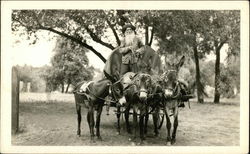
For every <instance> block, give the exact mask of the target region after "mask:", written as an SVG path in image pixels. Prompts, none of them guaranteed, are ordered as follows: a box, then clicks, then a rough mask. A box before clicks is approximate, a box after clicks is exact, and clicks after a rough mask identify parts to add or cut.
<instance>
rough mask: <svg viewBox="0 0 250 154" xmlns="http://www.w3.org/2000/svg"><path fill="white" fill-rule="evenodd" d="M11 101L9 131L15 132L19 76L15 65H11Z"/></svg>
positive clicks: (16, 126) (17, 116)
mask: <svg viewBox="0 0 250 154" xmlns="http://www.w3.org/2000/svg"><path fill="white" fill-rule="evenodd" d="M11 103H12V105H11V114H12V115H11V117H12V118H11V133H12V134H15V133H17V132H18V127H19V77H18V72H17V68H16V67H12V95H11Z"/></svg>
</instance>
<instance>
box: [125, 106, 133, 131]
mask: <svg viewBox="0 0 250 154" xmlns="http://www.w3.org/2000/svg"><path fill="white" fill-rule="evenodd" d="M129 110H130V107H127V108H126V109H125V121H126V128H127V132H128V133H129V134H131V133H132V132H131V128H130V124H129Z"/></svg>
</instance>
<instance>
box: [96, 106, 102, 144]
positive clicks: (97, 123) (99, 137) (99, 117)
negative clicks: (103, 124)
mask: <svg viewBox="0 0 250 154" xmlns="http://www.w3.org/2000/svg"><path fill="white" fill-rule="evenodd" d="M101 114H102V106H99V108H98V110H97V114H96V136H97V138H98V139H99V140H102V137H101V135H100V121H101Z"/></svg>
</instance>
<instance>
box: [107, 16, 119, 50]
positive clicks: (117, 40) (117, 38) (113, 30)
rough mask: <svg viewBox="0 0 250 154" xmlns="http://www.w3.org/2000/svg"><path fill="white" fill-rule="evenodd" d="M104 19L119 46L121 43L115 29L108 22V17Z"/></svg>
mask: <svg viewBox="0 0 250 154" xmlns="http://www.w3.org/2000/svg"><path fill="white" fill-rule="evenodd" d="M106 21H107V23H108V25H109V27H110V28H111V30H112V32H113V33H114V35H115V39H116V42H117V44H118V46H119V45H120V44H121V41H120V39H119V37H118V34H117V32H116V31H115V29H114V26H113V25H112V24H111V23H110V21H109V20H108V19H106Z"/></svg>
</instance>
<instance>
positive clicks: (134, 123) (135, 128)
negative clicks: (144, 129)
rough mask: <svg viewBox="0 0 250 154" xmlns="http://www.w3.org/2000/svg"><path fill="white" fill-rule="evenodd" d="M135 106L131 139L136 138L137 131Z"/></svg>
mask: <svg viewBox="0 0 250 154" xmlns="http://www.w3.org/2000/svg"><path fill="white" fill-rule="evenodd" d="M137 124H138V123H137V108H136V107H134V108H133V126H134V137H133V139H136V132H137Z"/></svg>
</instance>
